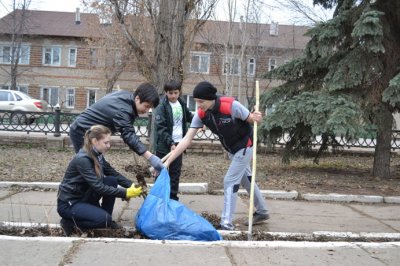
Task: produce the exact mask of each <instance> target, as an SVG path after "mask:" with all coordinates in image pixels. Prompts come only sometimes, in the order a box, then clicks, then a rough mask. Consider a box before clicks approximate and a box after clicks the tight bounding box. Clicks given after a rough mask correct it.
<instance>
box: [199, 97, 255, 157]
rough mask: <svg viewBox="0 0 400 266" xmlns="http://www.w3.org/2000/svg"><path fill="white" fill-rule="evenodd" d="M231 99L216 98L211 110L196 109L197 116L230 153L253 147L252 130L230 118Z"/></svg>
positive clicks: (241, 121)
mask: <svg viewBox="0 0 400 266" xmlns="http://www.w3.org/2000/svg"><path fill="white" fill-rule="evenodd" d="M234 100H235V99H234V98H233V97H217V99H215V106H214V107H213V109H212V110H207V111H205V112H204V111H203V110H201V109H198V111H197V112H198V115H199V117H200V119H201V121H202V122H203V124H204V125H206V126H207V127H208V128H209V129H210V130H211V131H212V132H213V133H214V134H216V135H217V136H218V137H219V139H220V141H221V144H222V146H224V148H225V149H226V150H227V151H228V152H230V153H236V152H237V151H238V150H240V149H243V148H246V147H250V146H252V145H253V128H252V127H251V125H250V124H249V123H248V122H246V121H243V120H240V119H237V118H232V103H233V101H234Z"/></svg>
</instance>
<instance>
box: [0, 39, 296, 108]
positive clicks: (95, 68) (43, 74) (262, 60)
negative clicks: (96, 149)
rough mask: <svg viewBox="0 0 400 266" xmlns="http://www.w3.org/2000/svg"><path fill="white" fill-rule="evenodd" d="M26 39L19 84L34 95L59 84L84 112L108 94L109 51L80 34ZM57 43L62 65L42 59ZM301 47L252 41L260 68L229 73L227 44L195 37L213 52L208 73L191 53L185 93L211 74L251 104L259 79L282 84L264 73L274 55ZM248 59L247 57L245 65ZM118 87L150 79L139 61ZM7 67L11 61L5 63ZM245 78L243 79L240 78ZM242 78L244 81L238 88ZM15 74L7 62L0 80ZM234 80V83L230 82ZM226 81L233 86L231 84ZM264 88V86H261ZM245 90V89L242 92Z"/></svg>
mask: <svg viewBox="0 0 400 266" xmlns="http://www.w3.org/2000/svg"><path fill="white" fill-rule="evenodd" d="M7 41H8V39H7V38H6V37H5V36H2V37H0V43H6V42H7ZM24 44H28V45H30V61H29V65H20V66H19V70H20V73H22V74H21V75H19V76H18V84H19V85H23V86H28V87H29V91H28V94H30V95H31V96H32V97H35V98H43V97H44V96H43V88H58V98H59V104H60V105H61V108H62V109H63V111H71V112H81V111H82V110H84V109H85V108H86V107H87V106H88V94H89V91H96V100H98V99H100V98H101V97H103V96H104V95H105V92H106V90H105V87H106V71H105V68H104V66H105V59H104V54H102V53H103V52H104V51H103V50H102V49H101V48H99V47H91V46H89V45H88V43H87V42H86V41H85V40H84V39H82V38H77V37H56V36H53V37H50V36H47V37H46V36H31V37H29V38H27V39H25V42H24ZM48 46H56V47H60V48H61V64H60V66H46V65H43V47H48ZM69 48H77V59H76V66H74V67H70V66H68V53H69ZM239 48H240V47H233V48H232V53H235V52H236V53H237V52H238V50H239ZM301 48H302V47H299V48H297V49H284V48H273V47H257V48H254V47H249V48H247V50H246V54H248V56H249V57H255V58H256V73H255V75H254V76H249V75H243V76H242V77H241V80H240V77H239V76H237V75H226V74H224V73H223V65H224V56H225V52H226V50H225V48H224V47H223V46H221V45H210V44H207V43H195V44H194V45H193V47H192V49H191V50H192V51H194V52H206V53H209V54H210V64H209V73H208V74H199V73H192V72H190V64H191V61H190V60H191V59H190V56H187V57H186V60H185V62H184V69H185V73H184V83H183V94H184V95H191V94H192V90H193V88H194V86H195V85H196V84H197V83H198V82H200V81H203V80H209V81H210V82H212V83H213V84H214V85H215V86H216V87H217V88H218V92H219V93H220V94H224V93H228V94H229V95H232V96H236V97H238V99H239V100H240V101H241V102H242V103H244V104H245V105H246V104H247V101H246V95H249V94H250V93H251V91H252V90H253V88H254V86H255V80H256V79H258V80H260V88H261V89H262V90H263V89H266V88H270V87H272V86H276V85H277V84H279V82H278V81H270V80H266V79H263V78H262V75H263V73H265V72H266V71H268V65H269V59H270V58H274V59H276V60H277V66H279V65H282V64H283V63H284V61H285V60H290V59H292V58H293V57H294V56H298V55H299V54H300V53H301V51H302V50H301ZM92 49H96V54H97V63H96V64H93V63H92V62H93V57H92V53H91V50H92ZM246 62H247V61H246V60H245V61H244V62H243V67H246V65H247V63H246ZM127 66H128V67H127V68H126V71H124V72H123V73H122V74H121V75H120V77H119V79H118V81H117V83H116V84H115V85H116V86H115V88H114V89H116V88H120V89H125V90H134V89H135V88H136V87H137V86H138V85H139V84H140V83H142V82H145V79H144V78H143V77H142V76H141V75H140V73H139V72H138V70H137V67H136V63H135V62H134V61H132V62H129V63H128V65H127ZM2 67H4V68H7V65H4V64H3V65H2ZM239 80H240V81H239ZM239 82H240V84H241V86H240V91H239V86H238V85H239ZM9 83H10V76H9V74H8V73H7V71H5V70H4V69H3V68H0V85H2V84H6V85H7V84H9ZM226 84H229V86H225V85H226ZM227 87H229V88H230V89H229V90H227ZM68 88H73V89H75V105H74V108H66V106H65V102H66V91H67V89H68ZM261 92H262V91H261ZM239 93H240V95H239Z"/></svg>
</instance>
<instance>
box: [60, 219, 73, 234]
mask: <svg viewBox="0 0 400 266" xmlns="http://www.w3.org/2000/svg"><path fill="white" fill-rule="evenodd" d="M60 226H61V228H62V229H63V231H64V235H65V236H71V235H72V233H73V232H74V228H75V226H74V224H73V222H72V221H68V220H66V219H64V218H62V219H61V221H60Z"/></svg>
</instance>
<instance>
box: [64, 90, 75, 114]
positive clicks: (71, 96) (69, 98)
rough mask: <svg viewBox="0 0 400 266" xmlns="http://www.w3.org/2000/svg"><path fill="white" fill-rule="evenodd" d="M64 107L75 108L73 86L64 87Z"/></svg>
mask: <svg viewBox="0 0 400 266" xmlns="http://www.w3.org/2000/svg"><path fill="white" fill-rule="evenodd" d="M71 92H72V93H71ZM71 103H72V104H71ZM65 107H66V108H71V109H73V108H75V88H66V89H65Z"/></svg>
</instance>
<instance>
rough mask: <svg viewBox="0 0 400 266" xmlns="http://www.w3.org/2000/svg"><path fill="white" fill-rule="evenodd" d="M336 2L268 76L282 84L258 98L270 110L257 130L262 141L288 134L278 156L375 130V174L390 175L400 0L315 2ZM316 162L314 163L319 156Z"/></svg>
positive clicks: (397, 105)
mask: <svg viewBox="0 0 400 266" xmlns="http://www.w3.org/2000/svg"><path fill="white" fill-rule="evenodd" d="M314 4H319V5H322V6H323V7H324V8H333V7H335V12H334V14H333V18H332V19H331V20H329V21H327V22H321V23H319V24H317V25H316V26H315V27H313V28H311V29H310V30H309V31H308V33H307V34H308V36H310V38H311V39H310V41H309V43H308V44H307V46H306V48H305V50H304V53H303V55H302V56H301V57H300V58H298V59H295V60H293V61H291V62H289V63H287V64H285V65H283V66H281V67H279V68H277V69H274V70H273V71H271V72H268V73H267V74H266V77H268V78H274V79H280V80H282V81H283V82H282V85H281V86H279V87H276V88H274V89H272V90H270V91H268V92H266V93H265V94H264V95H262V97H261V103H262V104H264V105H265V106H266V107H272V106H273V107H274V108H275V111H274V112H273V113H272V115H269V116H267V118H266V119H265V121H264V122H263V124H262V126H261V129H262V130H263V133H264V134H263V136H264V137H265V139H275V137H276V136H277V134H283V133H284V132H286V133H288V134H289V136H290V138H291V139H290V141H289V143H288V144H287V146H286V148H285V152H284V156H283V161H285V162H289V159H290V157H291V156H296V155H297V154H298V153H299V152H300V153H304V152H308V151H310V147H311V141H312V139H313V136H315V135H320V136H322V141H323V144H322V146H321V149H320V151H319V152H318V154H317V156H318V155H319V154H321V152H322V151H323V150H324V149H326V148H327V147H328V146H329V145H333V146H335V145H337V143H336V141H335V138H334V137H335V136H344V137H346V138H347V139H351V138H358V137H360V136H363V134H365V133H366V132H367V131H368V129H371V128H372V129H375V131H374V132H376V135H375V137H376V142H377V144H376V148H375V156H374V165H373V170H372V174H373V175H374V176H378V177H384V178H388V177H389V176H390V150H391V131H392V126H393V113H394V112H396V111H398V110H399V109H400V27H399V25H400V1H398V0H376V1H373V0H363V1H360V0H358V1H356V0H314ZM316 161H318V159H317V157H316Z"/></svg>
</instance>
